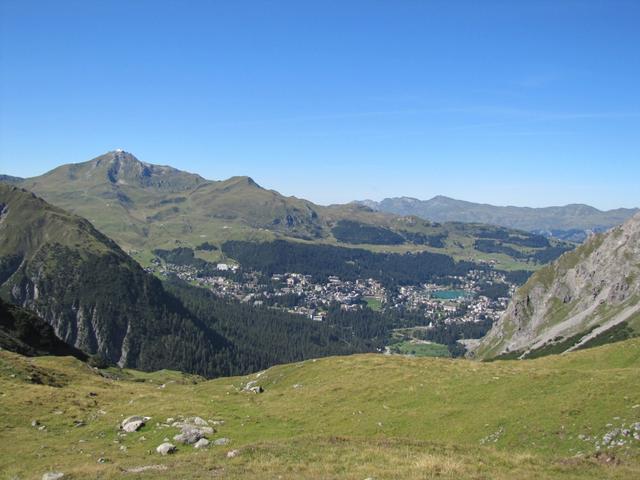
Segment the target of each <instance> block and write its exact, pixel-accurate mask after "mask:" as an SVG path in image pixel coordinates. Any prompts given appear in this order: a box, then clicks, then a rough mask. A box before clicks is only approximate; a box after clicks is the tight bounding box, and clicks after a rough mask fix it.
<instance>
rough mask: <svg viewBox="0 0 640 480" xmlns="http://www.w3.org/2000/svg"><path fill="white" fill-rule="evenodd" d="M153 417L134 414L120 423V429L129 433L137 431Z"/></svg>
mask: <svg viewBox="0 0 640 480" xmlns="http://www.w3.org/2000/svg"><path fill="white" fill-rule="evenodd" d="M150 419H151V417H141V416H139V415H133V416H131V417H127V418H125V419H124V420H123V421H122V423H121V424H120V429H121V430H122V431H124V432H127V433H132V432H137V431H138V430H139V429H140V427H142V426H143V425H144V424H145V423H146V422H147V421H149V420H150Z"/></svg>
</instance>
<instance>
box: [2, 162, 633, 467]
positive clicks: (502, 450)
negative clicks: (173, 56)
mask: <svg viewBox="0 0 640 480" xmlns="http://www.w3.org/2000/svg"><path fill="white" fill-rule="evenodd" d="M585 212H586V213H589V211H585ZM576 215H578V217H579V216H580V215H581V214H580V213H576ZM622 217H625V218H626V221H625V219H624V218H622ZM628 217H629V216H628V215H626V212H624V215H622V216H621V217H619V218H618V217H616V218H615V219H613V218H610V219H609V220H608V221H610V222H612V223H613V226H612V228H611V229H609V230H607V231H606V232H604V233H599V234H593V235H590V236H589V237H588V238H587V239H586V240H585V241H584V242H583V243H581V244H576V243H572V242H568V241H564V240H559V239H557V238H555V237H554V236H549V235H542V234H540V233H534V232H531V231H526V230H517V229H513V228H507V227H505V226H498V225H488V224H481V223H462V222H450V221H444V222H440V221H438V222H436V221H431V220H430V219H424V218H419V217H418V216H414V215H407V216H403V215H397V214H394V213H384V212H380V211H376V210H374V209H372V208H370V207H369V206H366V205H362V204H357V203H350V204H347V205H330V206H320V205H316V204H314V203H312V202H309V201H306V200H302V199H298V198H294V197H285V196H282V195H280V194H279V193H277V192H275V191H272V190H267V189H265V188H262V187H260V186H259V185H257V184H256V183H255V182H254V181H253V180H251V179H250V178H248V177H233V178H230V179H228V180H224V181H211V180H206V179H204V178H202V177H200V176H198V175H195V174H191V173H186V172H182V171H180V170H177V169H174V168H172V167H168V166H158V165H153V164H150V163H145V162H141V161H139V160H138V159H136V158H135V157H134V156H133V155H132V154H129V153H127V152H124V151H120V150H117V151H113V152H109V153H106V154H104V155H101V156H99V157H97V158H95V159H93V160H90V161H88V162H84V163H80V164H70V165H63V166H61V167H58V168H56V169H54V170H52V171H51V172H48V173H45V174H44V175H41V176H39V177H34V178H28V179H21V178H17V177H10V176H6V175H4V176H2V177H1V178H0V403H1V405H2V409H0V425H2V427H0V441H1V442H2V444H3V445H4V446H3V447H2V453H3V455H0V472H1V474H2V475H3V476H4V477H3V478H5V477H6V478H37V477H39V476H42V475H43V476H42V478H49V479H51V478H55V479H59V478H72V479H74V478H78V479H81V478H104V479H110V478H212V477H222V478H264V477H265V476H266V477H269V478H271V477H274V478H275V477H278V478H329V479H333V478H347V479H362V478H449V479H459V478H469V479H480V478H498V479H501V478H503V479H507V478H523V479H533V478H536V479H539V478H549V479H551V478H567V479H577V478H594V479H595V478H620V479H622V478H636V477H637V476H639V475H640V408H639V406H640V383H639V382H638V378H640V377H639V376H638V373H639V371H640V342H639V339H638V338H634V337H637V336H638V333H639V332H640V303H639V300H640V283H639V280H638V279H639V278H640V276H639V273H640V249H639V245H640V214H636V215H635V216H632V217H630V218H628ZM587 221H591V220H587V219H586V218H582V219H579V220H578V219H577V220H575V223H571V221H569V220H567V222H568V223H565V224H563V225H564V226H567V227H568V228H569V229H573V228H574V227H575V229H577V230H580V229H584V228H585V225H586V224H585V223H584V222H587ZM623 221H624V223H622V222H623ZM581 222H582V223H581ZM523 228H524V227H523ZM563 228H564V227H563ZM528 230H529V229H528ZM559 354H561V355H559ZM465 356H466V357H467V358H442V357H465ZM433 357H441V358H433ZM537 357H544V358H537ZM479 360H486V361H479ZM219 377H221V378H219ZM25 406H28V408H25Z"/></svg>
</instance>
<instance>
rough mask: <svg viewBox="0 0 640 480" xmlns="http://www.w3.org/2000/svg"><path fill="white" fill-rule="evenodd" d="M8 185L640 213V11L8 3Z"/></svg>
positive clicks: (625, 7)
mask: <svg viewBox="0 0 640 480" xmlns="http://www.w3.org/2000/svg"><path fill="white" fill-rule="evenodd" d="M0 5H1V10H0V18H1V20H0V22H1V24H0V27H1V28H0V30H1V32H0V44H1V45H0V49H1V50H0V54H1V55H0V172H3V173H9V174H13V175H19V176H32V175H37V174H40V173H43V172H45V171H47V170H49V169H51V168H53V167H55V166H57V165H59V164H61V163H69V162H80V161H85V160H88V159H90V158H93V157H95V156H97V155H99V154H101V153H103V152H105V151H108V150H113V149H116V148H123V149H125V150H127V151H130V152H132V153H134V154H135V155H136V156H137V157H138V158H140V159H141V160H143V161H148V162H151V163H159V164H170V165H173V166H175V167H177V168H180V169H184V170H189V171H193V172H197V173H200V174H201V175H203V176H205V177H207V178H211V179H222V178H226V177H229V176H231V175H250V176H252V177H253V178H254V179H255V180H256V181H258V182H259V183H261V184H262V185H263V186H266V187H269V188H274V189H276V190H279V191H280V192H282V193H284V194H287V195H296V196H300V197H306V198H309V199H311V200H314V201H316V202H319V203H331V202H345V201H349V200H352V199H363V198H373V199H381V198H384V197H387V196H399V195H408V196H414V197H419V198H429V197H431V196H433V195H436V194H443V195H449V196H452V197H456V198H461V199H466V200H472V201H482V202H488V203H495V204H515V205H529V206H543V205H552V204H565V203H572V202H584V203H590V204H593V205H595V206H597V207H600V208H614V207H619V206H627V207H630V206H638V205H640V188H639V186H640V1H636V0H630V1H618V0H603V1H588V0H583V1H572V0H566V1H565V0H563V1H557V0H550V1H544V0H537V1H531V2H526V1H524V0H522V1H521V0H518V1H512V0H506V1H468V2H467V1H454V0H448V1H427V0H417V1H409V0H406V1H403V0H388V1H373V0H371V1H355V0H354V1H348V0H342V1H335V2H334V1H327V0H321V1H320V0H319V1H299V0H297V1H287V2H285V1H252V2H249V1H237V0H233V1H213V0H212V1H184V2H183V1H168V0H152V1H147V0H123V1H115V0H110V1H106V0H104V1H98V0H91V1H87V0H79V1H68V0H58V1H41V2H35V1H30V0H0Z"/></svg>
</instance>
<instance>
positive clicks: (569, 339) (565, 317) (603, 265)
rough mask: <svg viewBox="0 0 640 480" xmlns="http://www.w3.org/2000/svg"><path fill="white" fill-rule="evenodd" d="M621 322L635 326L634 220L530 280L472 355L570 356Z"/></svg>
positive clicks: (639, 319)
mask: <svg viewBox="0 0 640 480" xmlns="http://www.w3.org/2000/svg"><path fill="white" fill-rule="evenodd" d="M623 322H626V323H627V324H628V329H629V330H631V331H635V329H636V327H637V326H640V325H637V324H640V214H636V215H635V216H634V217H632V218H631V219H630V220H628V221H627V222H626V223H624V224H623V225H621V226H619V227H615V228H613V229H612V230H609V231H608V232H606V233H604V234H600V235H594V236H592V237H591V238H589V239H588V240H587V241H586V242H585V243H584V244H583V245H581V246H580V247H578V248H577V249H576V250H574V251H572V252H569V253H566V254H564V255H563V256H562V257H560V258H559V259H558V260H556V261H555V262H553V263H552V264H550V265H548V266H546V267H545V268H543V269H541V270H540V271H538V272H536V273H535V274H534V275H532V277H531V278H530V279H529V281H528V282H527V283H526V284H525V285H524V286H523V287H521V288H520V289H519V290H518V291H517V292H516V293H515V295H514V297H513V298H512V300H511V303H510V304H509V307H508V308H507V310H506V311H505V313H504V314H503V316H502V317H501V318H500V320H499V321H498V322H497V323H496V324H495V325H494V326H493V328H492V329H491V331H490V332H489V333H488V334H487V335H486V337H485V338H484V339H483V340H482V341H481V342H480V344H479V346H478V347H477V348H476V349H475V350H474V351H473V352H472V355H475V356H476V357H479V358H490V357H496V356H500V355H505V354H506V355H510V356H512V357H520V358H525V357H527V356H531V355H532V354H533V353H535V352H538V353H539V352H542V351H547V352H549V353H559V352H563V351H568V350H574V349H576V348H580V347H582V346H585V345H587V344H588V343H589V342H590V341H593V340H594V339H596V338H597V337H598V336H599V335H603V334H605V333H606V332H608V331H610V330H611V329H612V328H613V327H616V326H619V325H620V324H622V323H623Z"/></svg>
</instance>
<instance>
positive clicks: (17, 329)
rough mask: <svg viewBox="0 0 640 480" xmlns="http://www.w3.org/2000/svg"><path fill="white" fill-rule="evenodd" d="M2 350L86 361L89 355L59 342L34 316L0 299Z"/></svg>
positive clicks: (0, 346)
mask: <svg viewBox="0 0 640 480" xmlns="http://www.w3.org/2000/svg"><path fill="white" fill-rule="evenodd" d="M0 348H2V349H5V350H9V351H11V352H16V353H20V354H22V355H27V356H36V355H63V356H73V357H76V358H78V359H80V360H86V359H87V355H86V354H84V353H83V352H81V351H80V350H78V349H76V348H73V347H71V346H69V345H67V344H66V343H64V342H63V341H62V340H60V339H59V338H58V337H57V336H56V334H55V332H54V331H53V328H52V327H51V325H49V324H48V323H47V322H45V321H44V320H42V319H41V318H39V317H38V316H37V315H35V314H34V313H32V312H30V311H29V310H25V309H24V308H20V307H18V306H16V305H11V304H8V303H6V302H5V301H4V300H2V298H0Z"/></svg>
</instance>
